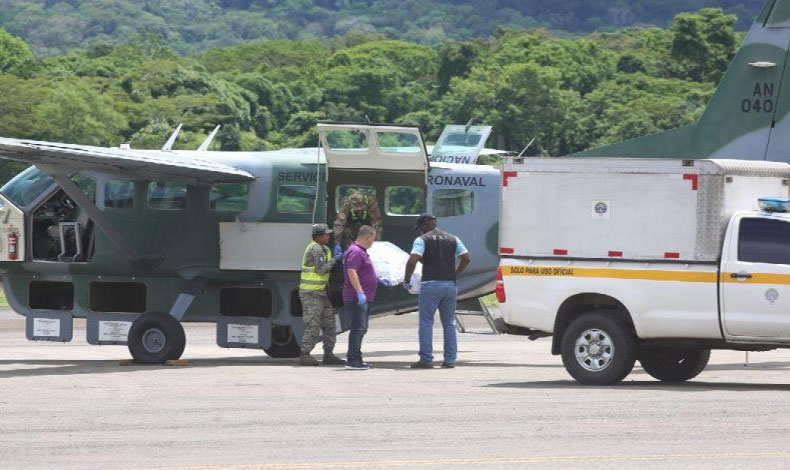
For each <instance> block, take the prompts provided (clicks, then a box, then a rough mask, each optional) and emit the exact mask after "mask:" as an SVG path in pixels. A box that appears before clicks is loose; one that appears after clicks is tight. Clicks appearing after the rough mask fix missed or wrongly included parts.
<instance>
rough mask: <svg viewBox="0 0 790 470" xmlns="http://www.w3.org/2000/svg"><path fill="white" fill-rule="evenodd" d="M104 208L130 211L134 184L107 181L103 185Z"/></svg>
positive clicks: (132, 204) (132, 202)
mask: <svg viewBox="0 0 790 470" xmlns="http://www.w3.org/2000/svg"><path fill="white" fill-rule="evenodd" d="M104 207H109V208H112V209H130V208H132V207H134V183H133V182H131V181H122V180H116V181H107V182H106V183H105V184H104Z"/></svg>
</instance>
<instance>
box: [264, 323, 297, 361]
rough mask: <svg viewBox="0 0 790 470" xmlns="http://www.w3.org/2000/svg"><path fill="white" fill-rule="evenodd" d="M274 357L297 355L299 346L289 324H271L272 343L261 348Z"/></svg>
mask: <svg viewBox="0 0 790 470" xmlns="http://www.w3.org/2000/svg"><path fill="white" fill-rule="evenodd" d="M263 351H264V352H265V353H266V354H267V355H268V356H269V357H273V358H276V359H284V358H292V357H299V353H300V352H301V346H300V345H299V342H298V341H297V340H296V336H295V335H294V333H293V330H292V329H291V327H290V326H282V325H273V326H272V345H271V346H269V347H268V348H266V349H264V350H263Z"/></svg>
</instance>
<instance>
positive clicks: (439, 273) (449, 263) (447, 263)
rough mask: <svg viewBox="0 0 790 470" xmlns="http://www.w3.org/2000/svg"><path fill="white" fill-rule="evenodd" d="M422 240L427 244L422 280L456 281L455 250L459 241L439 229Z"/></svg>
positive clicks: (423, 257)
mask: <svg viewBox="0 0 790 470" xmlns="http://www.w3.org/2000/svg"><path fill="white" fill-rule="evenodd" d="M420 238H422V240H423V241H424V242H425V253H424V254H423V255H422V280H423V281H455V249H456V247H457V246H458V239H457V238H455V237H454V236H453V235H450V234H449V233H445V232H442V231H441V230H439V229H438V228H437V229H433V230H431V231H430V232H428V233H426V234H424V235H423V236H422V237H420Z"/></svg>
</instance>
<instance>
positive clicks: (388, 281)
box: [379, 279, 392, 287]
mask: <svg viewBox="0 0 790 470" xmlns="http://www.w3.org/2000/svg"><path fill="white" fill-rule="evenodd" d="M379 282H380V283H381V284H383V285H385V286H387V287H392V283H391V282H390V280H389V279H379Z"/></svg>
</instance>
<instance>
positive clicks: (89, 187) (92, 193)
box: [71, 173, 96, 203]
mask: <svg viewBox="0 0 790 470" xmlns="http://www.w3.org/2000/svg"><path fill="white" fill-rule="evenodd" d="M71 180H72V181H74V184H76V185H77V187H78V188H80V189H81V190H82V192H83V193H85V195H86V196H88V199H90V200H91V201H92V202H94V203H95V202H96V179H95V178H91V177H90V176H85V175H82V174H79V173H77V174H76V175H74V176H72V177H71Z"/></svg>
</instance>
